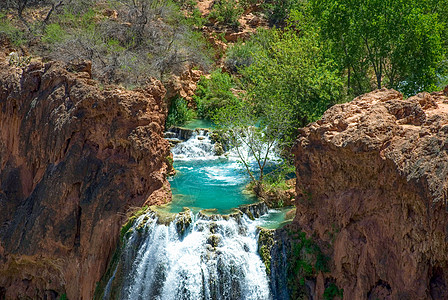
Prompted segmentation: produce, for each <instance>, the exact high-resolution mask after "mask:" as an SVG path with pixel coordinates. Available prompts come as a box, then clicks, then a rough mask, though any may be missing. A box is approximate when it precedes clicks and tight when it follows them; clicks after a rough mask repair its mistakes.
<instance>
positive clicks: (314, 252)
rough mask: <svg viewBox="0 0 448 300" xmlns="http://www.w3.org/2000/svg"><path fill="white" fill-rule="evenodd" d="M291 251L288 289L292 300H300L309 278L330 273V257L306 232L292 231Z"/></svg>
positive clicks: (289, 254) (289, 255) (290, 233)
mask: <svg viewBox="0 0 448 300" xmlns="http://www.w3.org/2000/svg"><path fill="white" fill-rule="evenodd" d="M289 235H290V240H291V249H290V250H289V253H288V273H289V274H290V276H289V281H288V287H289V290H290V292H291V299H298V298H299V297H300V296H301V294H302V292H303V287H304V286H305V279H306V278H307V277H312V276H316V275H317V273H318V272H320V271H322V272H328V271H329V269H328V257H326V256H325V255H324V254H323V253H322V251H321V249H320V248H319V246H317V245H316V243H314V242H313V240H312V239H308V238H307V237H306V235H305V233H304V232H302V231H299V232H296V231H290V232H289Z"/></svg>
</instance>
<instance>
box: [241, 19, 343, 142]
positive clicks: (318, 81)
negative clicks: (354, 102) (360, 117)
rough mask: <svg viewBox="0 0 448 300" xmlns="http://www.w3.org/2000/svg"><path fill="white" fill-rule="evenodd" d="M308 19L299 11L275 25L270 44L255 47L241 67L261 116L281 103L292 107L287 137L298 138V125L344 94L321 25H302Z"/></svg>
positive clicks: (302, 124) (307, 121) (309, 120)
mask: <svg viewBox="0 0 448 300" xmlns="http://www.w3.org/2000/svg"><path fill="white" fill-rule="evenodd" d="M302 21H303V15H301V14H300V13H298V14H297V15H295V16H294V18H292V19H290V25H289V26H288V27H287V28H285V29H283V30H278V29H274V30H271V34H272V37H271V43H270V46H269V47H268V48H260V49H261V50H260V51H258V52H255V53H253V63H252V64H251V65H250V66H248V67H247V68H245V69H244V70H242V71H241V73H242V75H243V78H244V79H243V81H244V82H245V85H246V90H247V92H248V97H249V99H250V101H251V102H252V103H254V105H255V106H256V108H257V113H258V114H259V117H261V118H265V119H266V120H268V119H269V117H264V116H265V115H266V114H268V113H269V110H271V109H272V110H275V109H278V108H279V107H282V108H283V107H284V108H285V109H284V110H285V111H287V112H289V113H288V114H285V116H284V117H285V118H289V126H288V128H287V129H286V131H285V132H284V139H285V140H284V142H286V143H291V142H292V140H293V139H294V137H295V136H296V130H297V128H299V127H302V126H304V125H306V124H308V123H309V122H312V121H315V120H316V119H318V118H320V117H321V116H322V114H323V113H324V112H325V110H327V109H328V108H329V107H330V106H331V105H333V104H335V103H337V102H339V101H340V100H341V99H342V98H341V94H342V81H341V79H340V77H339V75H338V73H337V72H336V70H335V69H334V66H333V63H332V61H331V60H329V59H328V58H327V57H326V55H325V51H324V49H323V47H322V45H321V44H320V43H319V41H318V34H317V33H316V32H317V31H315V30H304V31H298V30H297V28H298V26H299V27H300V28H302V26H301V25H300V24H302ZM305 25H306V24H304V25H303V26H305Z"/></svg>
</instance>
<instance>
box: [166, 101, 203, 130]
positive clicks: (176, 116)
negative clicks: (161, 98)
mask: <svg viewBox="0 0 448 300" xmlns="http://www.w3.org/2000/svg"><path fill="white" fill-rule="evenodd" d="M195 116H196V114H195V112H194V111H193V110H192V109H190V108H188V106H187V102H186V101H185V100H184V99H183V98H180V97H176V98H174V99H173V100H172V101H171V106H170V109H169V112H168V118H167V119H166V124H165V128H169V127H171V126H182V125H185V123H186V122H187V121H190V120H192V119H194V117H195Z"/></svg>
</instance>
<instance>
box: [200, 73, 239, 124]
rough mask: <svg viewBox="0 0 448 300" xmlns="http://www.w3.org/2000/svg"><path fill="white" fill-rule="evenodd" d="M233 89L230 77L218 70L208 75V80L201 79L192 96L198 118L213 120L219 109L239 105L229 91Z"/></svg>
mask: <svg viewBox="0 0 448 300" xmlns="http://www.w3.org/2000/svg"><path fill="white" fill-rule="evenodd" d="M233 87H235V84H234V82H233V79H232V77H231V76H230V75H229V74H227V73H223V72H222V71H221V70H220V69H218V70H216V71H214V72H213V73H212V74H210V78H205V77H202V78H201V81H199V83H198V88H197V90H196V95H195V96H194V100H195V101H196V104H197V108H198V109H197V111H198V116H199V117H201V118H203V119H213V117H214V116H215V115H216V113H217V112H218V110H219V109H221V108H223V107H227V106H232V105H236V104H237V103H239V102H240V100H239V99H238V98H237V97H236V96H235V95H234V94H233V93H232V91H231V89H232V88H233Z"/></svg>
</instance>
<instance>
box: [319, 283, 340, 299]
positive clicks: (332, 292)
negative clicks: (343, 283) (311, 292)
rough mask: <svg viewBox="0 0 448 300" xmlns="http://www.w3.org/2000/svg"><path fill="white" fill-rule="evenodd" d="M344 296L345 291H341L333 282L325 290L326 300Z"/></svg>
mask: <svg viewBox="0 0 448 300" xmlns="http://www.w3.org/2000/svg"><path fill="white" fill-rule="evenodd" d="M343 296H344V290H343V289H339V288H338V286H337V285H336V284H334V283H333V282H332V283H331V284H330V285H329V286H328V287H327V288H325V291H324V299H325V300H333V299H334V297H340V298H342V297H343Z"/></svg>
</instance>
